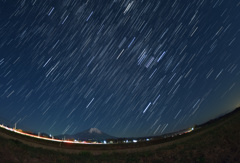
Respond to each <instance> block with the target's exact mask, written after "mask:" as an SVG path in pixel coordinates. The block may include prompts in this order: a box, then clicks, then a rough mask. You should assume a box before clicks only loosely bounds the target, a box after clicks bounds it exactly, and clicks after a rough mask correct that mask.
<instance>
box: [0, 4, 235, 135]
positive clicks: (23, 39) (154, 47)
mask: <svg viewBox="0 0 240 163" xmlns="http://www.w3.org/2000/svg"><path fill="white" fill-rule="evenodd" d="M239 20H240V3H239V2H238V1H235V0H233V1H229V0H221V1H215V0H209V1H206V0H205V1H204V0H195V1H192V0H191V1H190V0H189V1H180V0H168V1H167V0H163V1H156V2H155V1H154V2H152V1H144V0H142V1H135V0H114V1H76V0H65V1H62V2H59V1H57V0H56V1H50V0H43V1H40V0H31V1H30V0H29V1H26V0H18V1H13V0H7V1H4V0H2V1H0V72H1V73H0V113H1V116H0V120H1V121H2V122H3V123H9V124H11V125H12V124H14V123H16V122H17V126H18V127H20V128H23V129H26V130H31V131H35V132H38V131H40V132H46V133H49V134H52V135H57V134H62V133H69V134H71V133H76V132H80V131H83V130H85V129H88V128H92V127H96V128H98V129H100V130H102V131H104V132H106V133H109V134H111V135H114V136H147V135H160V134H164V133H168V132H173V131H176V130H180V129H183V128H187V127H191V126H192V125H194V124H197V123H202V122H205V121H207V120H209V119H211V118H214V117H216V116H218V115H220V114H222V113H225V112H227V111H230V110H231V109H234V108H235V107H236V106H238V105H239V104H240V102H239V101H240V99H239V97H240V93H239V92H240V67H239V66H240V65H239V63H240V46H239V44H240V38H239V34H240V21H239Z"/></svg>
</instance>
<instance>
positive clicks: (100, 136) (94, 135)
mask: <svg viewBox="0 0 240 163" xmlns="http://www.w3.org/2000/svg"><path fill="white" fill-rule="evenodd" d="M55 138H58V139H75V140H83V141H88V140H96V141H101V140H106V139H115V138H116V137H114V136H111V135H108V134H106V133H104V132H102V131H100V130H99V129H97V128H90V129H88V130H85V131H82V132H79V133H76V134H73V135H68V134H64V135H58V136H55Z"/></svg>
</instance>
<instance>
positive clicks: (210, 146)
mask: <svg viewBox="0 0 240 163" xmlns="http://www.w3.org/2000/svg"><path fill="white" fill-rule="evenodd" d="M239 124H240V109H239V108H238V109H235V110H234V111H233V112H231V113H228V114H226V115H224V116H222V117H219V118H217V119H213V120H210V121H208V122H207V123H204V124H202V125H199V126H197V127H196V130H195V131H194V132H192V133H189V134H185V135H182V136H177V137H174V138H166V139H163V140H162V139H160V140H158V139H156V140H152V141H149V142H145V143H129V144H107V145H105V144H103V145H92V144H89V145H88V144H83V145H74V144H67V143H63V144H59V143H57V144H55V143H54V142H49V141H44V140H38V141H36V140H32V139H33V138H26V136H22V135H18V134H15V133H12V132H10V131H4V130H3V129H1V132H0V140H1V141H0V145H1V148H0V160H1V162H33V163H34V162H45V163H47V162H239V156H240V139H239V137H240V127H239Z"/></svg>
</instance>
